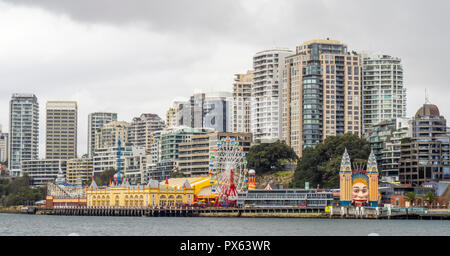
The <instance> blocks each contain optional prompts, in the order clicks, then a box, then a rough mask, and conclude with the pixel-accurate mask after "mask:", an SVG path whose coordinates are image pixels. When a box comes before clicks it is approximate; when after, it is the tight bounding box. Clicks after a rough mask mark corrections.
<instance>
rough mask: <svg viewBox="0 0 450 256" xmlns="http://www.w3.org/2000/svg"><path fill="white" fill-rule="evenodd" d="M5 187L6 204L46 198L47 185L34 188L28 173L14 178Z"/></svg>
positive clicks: (31, 201)
mask: <svg viewBox="0 0 450 256" xmlns="http://www.w3.org/2000/svg"><path fill="white" fill-rule="evenodd" d="M3 189H4V190H3ZM3 189H2V190H3V193H5V194H4V196H5V197H4V198H3V199H2V202H3V204H4V205H6V206H12V205H25V204H33V203H34V202H36V201H39V200H44V199H45V196H46V192H47V188H46V186H44V187H36V188H32V187H31V186H30V177H29V176H28V175H26V174H25V175H24V176H22V177H18V178H15V179H13V180H12V181H11V182H10V183H8V184H7V185H6V187H3Z"/></svg>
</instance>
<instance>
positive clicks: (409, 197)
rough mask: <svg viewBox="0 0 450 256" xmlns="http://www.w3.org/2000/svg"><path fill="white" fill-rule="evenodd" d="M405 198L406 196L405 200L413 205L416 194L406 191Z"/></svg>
mask: <svg viewBox="0 0 450 256" xmlns="http://www.w3.org/2000/svg"><path fill="white" fill-rule="evenodd" d="M405 198H406V200H408V201H409V203H410V204H411V206H414V205H415V202H416V199H417V196H416V194H414V192H408V193H406V195H405Z"/></svg>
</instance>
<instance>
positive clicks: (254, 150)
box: [246, 141, 298, 174]
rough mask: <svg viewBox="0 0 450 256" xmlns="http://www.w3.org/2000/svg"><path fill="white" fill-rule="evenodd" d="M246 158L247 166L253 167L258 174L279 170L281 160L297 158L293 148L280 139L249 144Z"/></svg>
mask: <svg viewBox="0 0 450 256" xmlns="http://www.w3.org/2000/svg"><path fill="white" fill-rule="evenodd" d="M246 158H247V167H248V168H252V169H255V170H256V172H257V173H259V174H261V173H266V172H270V171H281V170H282V163H283V162H286V161H290V162H292V161H296V160H298V157H297V154H295V152H294V150H293V149H292V148H291V147H290V146H288V145H287V144H286V143H284V142H281V141H276V142H274V143H261V144H258V145H254V146H251V147H250V149H249V152H248V153H247V157H246Z"/></svg>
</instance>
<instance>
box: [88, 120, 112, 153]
mask: <svg viewBox="0 0 450 256" xmlns="http://www.w3.org/2000/svg"><path fill="white" fill-rule="evenodd" d="M113 121H117V113H110V112H94V113H90V114H89V115H88V156H89V157H90V158H92V157H93V156H94V151H95V132H96V131H97V130H98V129H101V128H102V127H103V126H104V125H105V124H107V123H109V122H113Z"/></svg>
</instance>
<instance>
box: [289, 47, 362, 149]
mask: <svg viewBox="0 0 450 256" xmlns="http://www.w3.org/2000/svg"><path fill="white" fill-rule="evenodd" d="M282 75H283V80H282V90H281V98H282V100H281V124H282V129H281V138H282V140H284V141H286V143H287V144H288V145H290V146H291V147H292V148H293V149H294V151H295V152H296V153H297V155H298V156H300V157H301V156H302V152H303V149H304V148H306V147H314V146H315V145H317V144H318V143H320V142H322V141H323V140H324V139H325V138H326V137H328V136H339V135H343V134H344V133H352V134H356V135H358V136H361V60H360V57H359V56H358V55H357V54H356V53H350V52H348V51H347V46H346V45H345V44H342V43H341V42H339V41H336V40H329V39H326V40H312V41H307V42H305V43H303V44H302V45H299V46H297V47H296V53H295V54H293V55H290V56H287V57H286V59H285V63H284V68H283V74H282Z"/></svg>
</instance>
